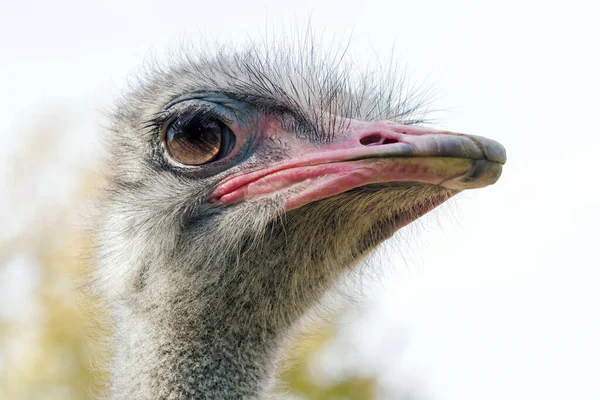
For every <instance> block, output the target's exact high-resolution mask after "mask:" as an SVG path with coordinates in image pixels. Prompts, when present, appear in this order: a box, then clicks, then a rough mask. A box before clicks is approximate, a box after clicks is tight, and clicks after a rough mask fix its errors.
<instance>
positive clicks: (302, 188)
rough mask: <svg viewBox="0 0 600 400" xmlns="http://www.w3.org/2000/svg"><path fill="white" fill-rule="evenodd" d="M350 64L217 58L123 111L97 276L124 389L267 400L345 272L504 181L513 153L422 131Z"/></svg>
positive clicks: (145, 394)
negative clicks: (437, 213) (283, 352)
mask: <svg viewBox="0 0 600 400" xmlns="http://www.w3.org/2000/svg"><path fill="white" fill-rule="evenodd" d="M334 58H335V57H334ZM339 61H340V60H339V59H334V60H329V61H328V60H327V57H325V58H322V57H321V56H320V55H319V54H318V52H317V51H315V50H311V51H296V50H288V51H278V52H274V51H272V49H271V51H265V52H262V51H260V50H258V49H257V48H251V50H247V51H242V52H238V51H219V52H216V53H212V54H211V55H206V56H202V57H198V58H195V59H193V60H192V59H187V60H185V61H182V62H180V63H178V64H175V65H173V66H171V67H169V68H167V69H158V70H156V71H155V72H154V73H152V74H151V76H150V77H147V78H146V79H144V80H143V82H142V83H141V84H140V85H138V87H137V88H136V89H135V90H133V91H132V93H130V94H129V95H128V96H127V97H126V98H125V99H124V100H123V101H122V102H121V104H120V105H119V106H118V107H117V111H116V112H115V113H114V118H113V125H112V132H111V135H110V159H109V162H108V166H109V170H110V172H109V179H108V181H109V183H110V186H109V189H108V190H107V191H106V196H105V198H104V202H103V209H102V210H103V212H102V214H101V215H102V221H101V223H100V258H99V265H98V268H97V271H96V278H97V282H98V287H99V288H100V290H101V292H102V295H103V296H104V297H105V298H106V299H107V300H108V302H109V303H110V304H111V305H112V306H113V307H112V309H113V311H114V315H115V318H116V327H117V330H116V336H115V341H116V349H117V350H116V358H115V363H114V367H113V383H112V387H113V393H114V396H115V397H118V398H127V399H134V398H135V399H137V398H152V399H158V398H178V399H179V398H186V399H187V398H190V399H191V398H264V397H266V396H267V393H269V390H270V386H271V381H272V377H273V375H274V370H275V368H276V365H277V359H278V353H279V351H278V349H279V346H280V344H281V342H282V340H283V339H284V337H285V336H286V334H287V333H288V332H289V331H290V329H292V328H293V327H294V324H295V322H297V321H298V320H299V318H300V317H301V316H302V315H303V314H304V313H306V312H307V310H309V309H310V308H311V307H313V306H315V305H316V304H318V302H319V300H320V299H321V297H322V295H323V294H324V292H325V291H326V290H327V289H328V288H330V287H331V286H332V285H334V284H335V282H336V280H337V279H338V278H339V277H340V276H341V275H342V274H343V273H344V272H345V271H350V270H352V269H353V268H355V267H356V266H357V264H359V263H360V262H361V260H363V259H364V258H365V257H366V256H367V255H368V254H369V253H370V252H371V251H372V250H373V249H374V248H375V247H376V246H377V245H379V244H380V243H381V242H382V241H384V240H385V239H387V238H389V237H390V236H391V235H392V234H393V233H394V232H396V231H397V230H398V229H400V228H402V227H403V226H405V225H407V224H408V223H410V222H412V221H414V220H415V219H417V218H419V217H420V216H421V215H423V214H424V213H426V212H427V211H429V210H431V209H432V208H434V207H436V206H437V205H439V204H441V203H442V202H444V201H445V200H447V199H448V198H450V197H451V196H453V195H455V194H457V193H458V192H460V191H462V190H464V189H471V188H480V187H484V186H486V185H489V184H492V183H494V182H495V181H496V180H497V179H498V177H499V176H500V173H501V169H502V164H503V163H504V161H505V152H504V149H503V148H502V146H501V145H499V144H498V143H496V142H493V141H491V140H488V139H485V138H482V137H477V136H468V135H461V134H458V133H452V132H441V131H436V130H432V129H427V128H423V127H420V126H418V123H419V121H420V114H419V108H418V104H419V99H412V98H410V95H408V94H406V93H404V92H402V91H401V90H402V87H401V85H399V84H398V83H397V82H395V81H394V79H389V78H390V76H386V77H382V79H381V80H377V79H375V78H373V75H372V74H363V75H361V74H357V73H356V72H355V71H354V70H353V69H352V68H351V66H350V64H343V63H341V62H339ZM342 65H346V66H342Z"/></svg>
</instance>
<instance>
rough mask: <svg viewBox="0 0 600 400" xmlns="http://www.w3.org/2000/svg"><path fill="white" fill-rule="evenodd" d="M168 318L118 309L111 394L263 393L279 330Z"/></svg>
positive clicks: (187, 396)
mask: <svg viewBox="0 0 600 400" xmlns="http://www.w3.org/2000/svg"><path fill="white" fill-rule="evenodd" d="M167 319H168V320H170V321H167ZM173 320H174V319H173V318H172V317H168V316H167V317H166V318H161V317H156V316H154V315H144V314H141V313H138V312H128V311H126V310H125V312H123V313H121V316H120V323H119V329H118V333H117V336H118V337H117V341H116V342H117V344H118V345H117V346H118V347H117V349H116V365H115V371H114V374H113V377H114V378H113V398H114V399H253V400H254V399H257V400H258V399H261V400H262V399H265V398H268V395H267V393H268V389H269V388H270V387H271V386H272V384H271V382H272V380H273V375H274V372H275V369H276V368H275V367H276V361H275V360H276V359H277V347H278V346H277V336H278V335H275V334H272V333H270V332H269V331H268V330H264V329H259V328H257V327H253V326H251V325H247V324H241V325H238V326H233V327H232V326H230V325H226V324H225V321H216V320H212V321H214V323H210V324H206V323H204V322H202V318H201V317H200V318H199V319H193V320H189V319H186V318H185V317H184V318H182V320H183V321H184V322H182V323H181V324H180V325H179V326H177V324H173V323H172V322H173ZM205 320H209V321H210V320H211V319H210V318H206V319H205Z"/></svg>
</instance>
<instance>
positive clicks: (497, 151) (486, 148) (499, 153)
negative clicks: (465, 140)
mask: <svg viewBox="0 0 600 400" xmlns="http://www.w3.org/2000/svg"><path fill="white" fill-rule="evenodd" d="M468 136H469V137H470V138H471V140H473V141H474V142H475V143H477V145H478V146H479V147H480V148H481V150H482V151H483V153H484V155H485V158H486V159H487V160H488V161H492V162H496V163H499V164H505V163H506V149H505V148H504V146H502V145H501V144H500V143H498V142H496V141H495V140H492V139H488V138H486V137H483V136H475V135H468Z"/></svg>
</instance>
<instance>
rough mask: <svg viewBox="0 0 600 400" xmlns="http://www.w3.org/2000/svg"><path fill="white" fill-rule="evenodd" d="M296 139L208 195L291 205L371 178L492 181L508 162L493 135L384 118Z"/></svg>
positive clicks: (476, 184)
mask: <svg viewBox="0 0 600 400" xmlns="http://www.w3.org/2000/svg"><path fill="white" fill-rule="evenodd" d="M293 143H297V142H296V141H294V142H293ZM296 147H297V148H294V146H293V145H290V144H288V146H287V148H291V149H292V150H291V153H292V154H291V158H290V159H289V160H286V161H283V162H279V163H277V164H274V165H272V166H270V167H268V168H265V169H261V170H258V171H253V172H250V173H244V174H241V175H235V176H233V177H230V178H228V179H226V180H225V181H223V182H221V184H220V185H219V186H218V187H217V188H216V190H215V191H214V192H213V194H212V196H211V199H212V200H213V201H218V202H219V203H221V204H232V203H237V202H239V201H242V200H244V199H248V198H256V197H261V196H273V195H277V194H281V195H283V197H284V198H285V208H286V210H292V209H295V208H298V207H301V206H303V205H305V204H308V203H311V202H314V201H317V200H320V199H324V198H327V197H331V196H334V195H336V194H339V193H343V192H346V191H348V190H351V189H354V188H356V187H360V186H365V185H369V184H375V183H397V182H403V183H415V184H427V185H438V186H441V187H443V188H446V189H449V190H451V191H454V192H458V191H461V190H464V189H474V188H481V187H485V186H488V185H491V184H493V183H495V182H496V181H497V180H498V178H499V177H500V174H501V173H502V165H503V164H504V163H505V162H506V151H505V149H504V147H503V146H502V145H501V144H499V143H497V142H495V141H493V140H490V139H486V138H483V137H479V136H472V135H463V134H458V133H454V132H443V131H435V130H430V129H425V128H421V127H415V126H406V125H398V124H393V123H388V122H361V121H352V122H351V123H350V124H349V126H348V129H347V130H346V131H345V132H344V133H342V134H340V135H339V137H338V138H337V139H336V140H335V141H334V142H331V143H327V144H325V145H322V146H319V147H314V146H313V147H306V146H302V145H298V146H296Z"/></svg>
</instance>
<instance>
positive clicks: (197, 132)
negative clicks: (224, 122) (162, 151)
mask: <svg viewBox="0 0 600 400" xmlns="http://www.w3.org/2000/svg"><path fill="white" fill-rule="evenodd" d="M222 136H223V130H222V129H221V125H220V124H219V122H217V121H214V120H209V121H202V120H199V119H196V118H195V119H192V120H191V121H188V122H186V123H183V124H179V123H178V122H175V123H174V124H173V125H172V126H171V127H170V128H169V130H168V132H167V145H168V147H169V152H170V153H171V155H172V156H173V157H175V158H176V159H177V161H179V162H181V163H183V164H188V165H199V164H205V163H207V162H209V161H211V160H213V159H214V158H215V157H216V156H217V155H218V154H219V150H220V149H221V141H222Z"/></svg>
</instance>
